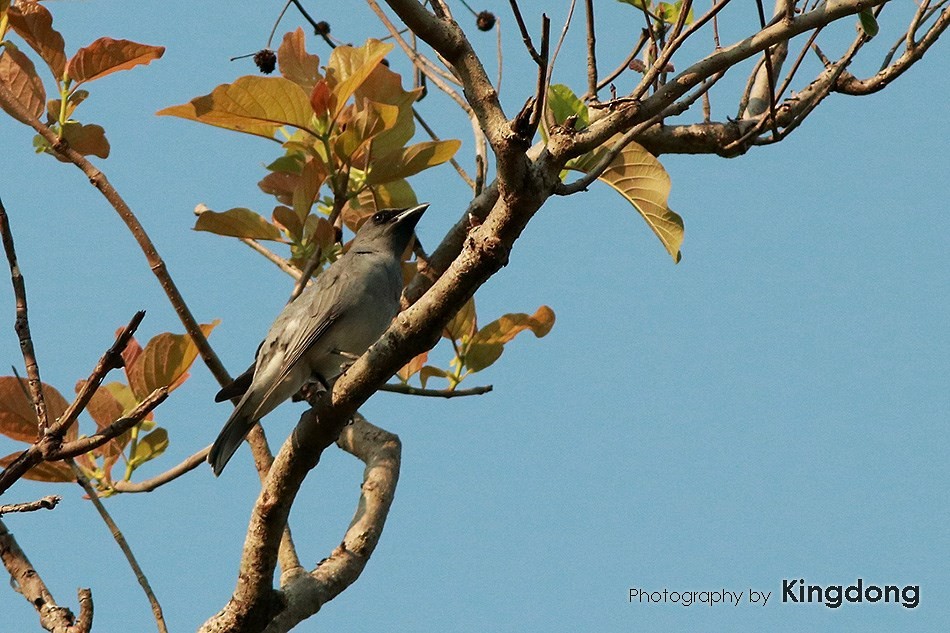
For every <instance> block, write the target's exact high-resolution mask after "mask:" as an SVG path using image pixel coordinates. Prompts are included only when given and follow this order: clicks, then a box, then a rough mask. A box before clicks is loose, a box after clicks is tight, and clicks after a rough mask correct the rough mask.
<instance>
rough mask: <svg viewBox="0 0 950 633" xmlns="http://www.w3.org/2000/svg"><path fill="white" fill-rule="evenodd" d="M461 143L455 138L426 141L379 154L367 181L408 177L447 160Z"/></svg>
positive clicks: (373, 181) (380, 181)
mask: <svg viewBox="0 0 950 633" xmlns="http://www.w3.org/2000/svg"><path fill="white" fill-rule="evenodd" d="M461 145H462V142H461V141H458V140H455V139H451V140H447V141H424V142H422V143H416V144H415V145H410V146H409V147H406V148H404V149H398V150H395V151H393V152H390V153H389V154H386V155H385V156H379V157H377V158H375V159H374V160H373V163H372V167H370V171H369V176H367V178H366V182H367V184H370V185H376V184H380V183H384V182H390V181H392V180H396V179H399V178H408V177H409V176H412V175H413V174H418V173H419V172H420V171H422V170H423V169H427V168H429V167H434V166H435V165H441V164H442V163H444V162H446V161H447V160H449V159H450V158H452V156H454V155H455V152H457V151H458V148H459V147H460V146H461Z"/></svg>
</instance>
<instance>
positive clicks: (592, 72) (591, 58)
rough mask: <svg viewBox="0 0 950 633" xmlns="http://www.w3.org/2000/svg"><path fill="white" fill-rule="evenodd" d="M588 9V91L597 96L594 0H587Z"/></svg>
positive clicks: (585, 5)
mask: <svg viewBox="0 0 950 633" xmlns="http://www.w3.org/2000/svg"><path fill="white" fill-rule="evenodd" d="M584 7H585V9H586V11H587V92H588V93H589V94H591V95H593V96H592V97H591V98H593V99H596V98H597V37H596V35H595V34H594V0H586V1H585V3H584Z"/></svg>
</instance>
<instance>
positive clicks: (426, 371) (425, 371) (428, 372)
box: [419, 365, 450, 389]
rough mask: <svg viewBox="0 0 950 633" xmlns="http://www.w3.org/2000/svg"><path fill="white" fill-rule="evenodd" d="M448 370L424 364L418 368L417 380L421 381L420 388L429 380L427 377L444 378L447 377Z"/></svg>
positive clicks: (424, 386)
mask: <svg viewBox="0 0 950 633" xmlns="http://www.w3.org/2000/svg"><path fill="white" fill-rule="evenodd" d="M449 376H450V374H449V372H447V371H445V370H444V369H439V368H438V367H433V366H432V365H426V366H425V367H423V368H422V369H420V370H419V382H420V383H422V388H423V389H425V388H426V384H427V383H428V382H429V378H445V379H449V380H450V378H449Z"/></svg>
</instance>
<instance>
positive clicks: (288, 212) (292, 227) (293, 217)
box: [272, 205, 303, 242]
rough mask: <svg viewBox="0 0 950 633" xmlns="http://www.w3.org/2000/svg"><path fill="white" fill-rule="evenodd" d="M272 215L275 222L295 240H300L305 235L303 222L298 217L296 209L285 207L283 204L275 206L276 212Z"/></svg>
mask: <svg viewBox="0 0 950 633" xmlns="http://www.w3.org/2000/svg"><path fill="white" fill-rule="evenodd" d="M272 217H273V220H274V224H275V225H277V226H278V227H282V228H283V229H284V230H285V231H287V234H288V235H289V236H290V239H291V240H293V241H294V242H299V241H300V239H301V238H302V237H303V223H302V222H301V221H300V218H299V217H297V214H296V213H294V210H293V209H291V208H290V207H285V206H282V205H281V206H276V207H274V214H273V216H272Z"/></svg>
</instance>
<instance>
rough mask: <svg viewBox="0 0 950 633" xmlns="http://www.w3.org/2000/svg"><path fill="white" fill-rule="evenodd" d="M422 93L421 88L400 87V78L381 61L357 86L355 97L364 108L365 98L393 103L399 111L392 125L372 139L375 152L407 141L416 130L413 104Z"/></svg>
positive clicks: (382, 151) (389, 149)
mask: <svg viewBox="0 0 950 633" xmlns="http://www.w3.org/2000/svg"><path fill="white" fill-rule="evenodd" d="M421 93H422V89H421V88H417V89H415V90H408V91H407V90H403V89H402V78H401V77H400V76H399V75H398V74H396V73H394V72H393V71H391V70H390V69H389V68H387V67H386V66H384V65H383V64H377V65H376V68H374V69H373V72H371V73H370V74H369V76H368V77H367V78H366V80H365V81H364V82H363V83H362V84H361V85H360V87H359V88H357V90H356V92H355V93H354V96H355V97H356V102H357V103H358V104H360V107H365V105H364V104H363V101H366V100H368V101H371V102H375V103H384V104H387V105H391V106H395V107H396V108H397V109H398V111H399V115H398V118H397V120H396V122H395V124H394V125H392V126H390V127H389V128H387V129H386V131H384V132H382V133H381V134H379V135H378V136H377V137H376V138H374V139H373V153H374V154H376V155H383V154H387V153H389V152H391V151H393V150H396V149H398V148H401V147H403V146H404V145H405V144H406V143H408V142H409V140H410V139H411V138H412V136H413V134H415V131H416V125H415V121H414V120H413V115H412V104H413V103H414V102H415V101H416V99H417V98H418V97H419V95H420V94H421Z"/></svg>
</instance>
